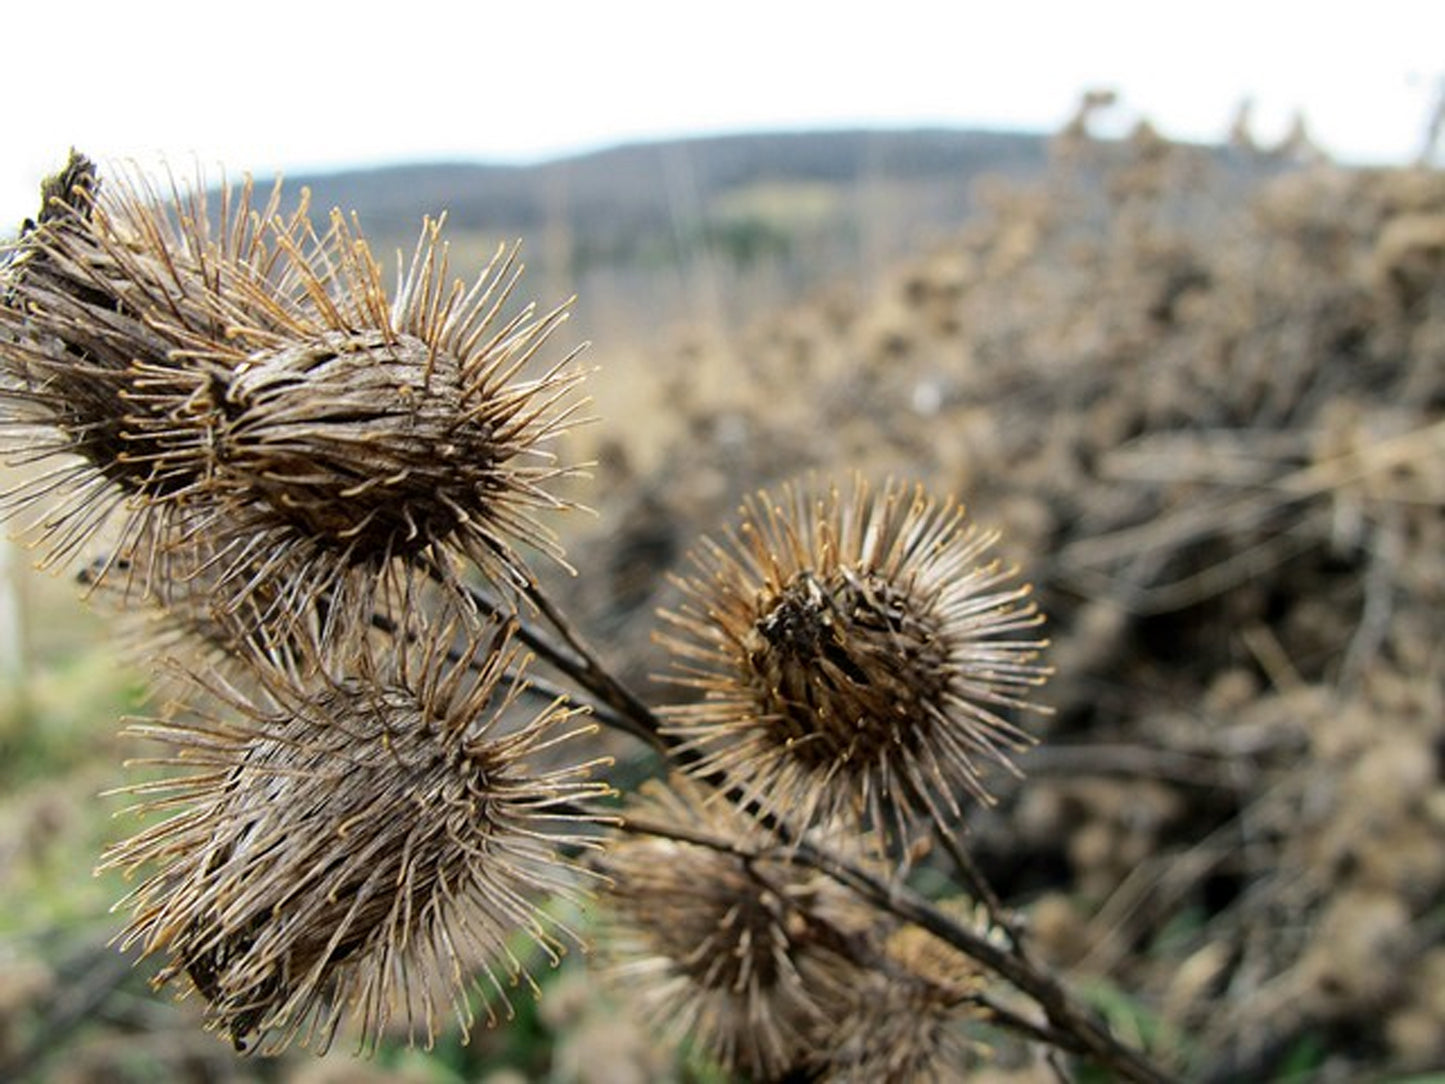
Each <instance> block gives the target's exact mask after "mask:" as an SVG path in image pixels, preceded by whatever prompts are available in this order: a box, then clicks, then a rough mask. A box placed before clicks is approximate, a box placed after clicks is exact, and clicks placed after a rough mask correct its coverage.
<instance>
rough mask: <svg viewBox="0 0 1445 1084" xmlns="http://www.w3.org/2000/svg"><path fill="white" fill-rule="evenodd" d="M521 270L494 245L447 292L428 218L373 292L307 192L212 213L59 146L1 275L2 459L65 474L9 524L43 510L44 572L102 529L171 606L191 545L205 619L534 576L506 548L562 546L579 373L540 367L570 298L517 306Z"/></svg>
mask: <svg viewBox="0 0 1445 1084" xmlns="http://www.w3.org/2000/svg"><path fill="white" fill-rule="evenodd" d="M520 274H521V266H520V264H519V263H518V261H517V253H516V250H515V249H511V250H507V249H499V250H498V252H497V255H496V256H495V257H494V259H493V260H492V262H491V263H490V264H489V265H488V266H487V267H486V268H485V269H484V270H483V272H482V273H481V274H480V275H479V276H478V277H477V279H476V281H475V282H474V283H473V284H472V285H471V286H470V287H467V286H466V285H465V284H464V283H463V282H461V281H460V280H455V279H452V278H451V277H450V273H449V269H448V263H447V250H446V245H445V243H444V241H443V240H442V235H441V224H440V222H434V221H428V222H427V223H426V224H425V226H424V227H423V230H422V233H421V237H420V239H419V241H418V244H417V247H416V251H415V253H414V254H413V255H412V257H411V259H410V261H409V263H407V264H406V265H405V267H404V268H403V269H402V271H401V272H400V274H399V278H398V285H397V289H396V292H395V295H394V296H392V297H388V294H387V290H386V288H385V285H384V283H383V279H382V272H381V269H380V268H379V266H378V265H377V263H376V261H375V260H374V259H373V257H372V254H371V252H370V250H369V248H368V246H367V244H366V241H365V238H364V237H363V236H362V234H361V233H360V230H359V228H358V227H357V226H356V225H355V224H354V223H348V221H347V220H346V219H345V217H344V216H343V215H342V214H341V213H340V212H339V211H333V212H332V215H331V218H330V223H329V226H328V227H327V229H326V230H325V232H324V233H321V232H318V230H317V228H316V227H315V226H314V225H313V223H312V221H311V219H310V217H309V213H308V197H307V195H306V194H305V193H303V195H302V196H301V198H300V199H299V200H298V202H297V203H296V205H295V207H294V209H293V210H291V211H289V212H287V213H284V214H283V212H282V210H281V188H280V184H279V182H278V183H277V184H276V186H275V187H274V188H273V189H272V191H271V193H270V195H269V197H268V198H266V199H265V200H258V199H257V197H256V193H255V190H254V188H253V185H252V183H251V182H250V181H249V180H247V181H246V182H245V183H244V184H242V185H241V186H239V187H236V188H232V187H227V188H225V189H223V191H222V194H221V198H220V206H219V207H212V206H211V205H210V204H209V202H208V199H207V196H206V193H205V192H204V190H202V189H200V188H199V186H198V187H197V188H196V189H195V190H193V191H189V192H182V191H180V190H179V189H178V188H177V187H176V186H175V184H174V182H172V194H171V195H170V196H168V197H161V196H159V195H158V194H157V193H156V191H155V190H154V189H153V187H152V186H151V184H150V182H149V181H147V180H146V179H144V178H140V177H137V178H134V179H124V180H122V181H121V182H120V183H118V184H116V185H114V186H113V187H112V186H102V185H101V184H100V182H99V181H98V179H97V177H96V173H95V169H94V167H93V166H92V165H91V164H90V163H89V162H87V161H86V160H85V159H84V158H82V157H79V156H75V157H73V158H72V161H71V163H70V165H69V166H68V167H67V170H66V172H65V173H64V174H62V177H61V178H60V179H57V180H53V181H52V182H49V183H48V184H47V187H46V206H45V208H44V209H43V211H42V214H41V216H40V220H39V222H38V224H34V225H33V226H31V227H30V228H27V230H26V231H25V232H24V234H23V235H22V236H21V238H20V239H19V240H18V241H17V242H16V243H15V245H14V246H13V247H12V249H11V251H10V253H9V259H8V262H7V266H6V267H5V269H4V272H3V277H4V288H5V290H4V294H5V303H4V304H3V305H0V375H3V379H0V404H3V408H4V411H3V425H4V428H5V430H6V431H7V433H6V435H7V436H8V438H9V440H8V451H9V454H10V457H11V459H12V461H15V462H23V463H43V464H46V465H50V464H53V463H57V462H58V463H59V465H58V466H52V467H51V469H50V470H49V471H48V472H46V473H43V474H41V475H40V476H38V477H36V478H34V479H33V480H31V481H28V482H26V483H25V484H23V485H22V486H20V487H19V489H18V490H17V491H16V492H14V493H12V494H10V496H9V498H8V500H7V502H6V503H7V507H8V510H9V511H10V512H11V513H14V512H16V511H21V510H28V509H31V508H33V509H35V510H36V511H38V512H39V521H38V523H37V524H36V530H37V533H38V536H39V541H40V543H41V544H42V546H43V547H44V554H45V559H46V560H47V561H50V562H58V561H62V560H64V559H66V558H68V557H70V556H72V555H73V554H74V553H75V552H76V551H78V550H80V549H82V548H83V547H84V546H86V545H87V544H89V543H90V542H91V541H92V539H93V538H94V536H95V535H96V534H97V532H98V531H99V530H100V529H101V528H102V527H103V526H107V525H117V524H118V534H119V542H118V544H116V546H115V547H114V550H113V552H114V553H116V554H117V555H119V559H121V560H123V561H125V563H126V567H127V572H126V575H125V581H126V584H127V586H128V587H129V586H130V585H132V584H133V583H135V582H139V583H140V586H141V587H142V589H143V590H144V591H145V592H147V593H154V594H157V595H160V596H162V597H165V596H166V595H167V593H168V592H169V591H170V590H171V589H172V587H174V586H178V585H179V583H180V578H179V577H173V576H171V575H169V562H170V561H171V560H172V559H173V558H175V557H176V555H177V554H183V553H184V551H185V550H186V548H187V547H189V546H193V545H195V544H197V541H198V540H199V539H205V543H206V545H207V547H208V548H209V549H210V551H211V553H210V555H209V557H208V561H209V565H210V570H209V572H208V575H209V577H210V579H211V580H212V589H213V590H214V591H215V592H216V593H217V594H218V598H219V601H218V607H219V608H221V609H225V608H226V607H235V606H238V605H240V603H241V600H243V599H245V598H246V597H247V596H249V595H251V594H252V593H253V592H256V591H258V590H259V589H261V588H260V586H259V585H262V584H266V583H267V582H269V581H279V583H277V584H274V585H273V586H271V587H270V588H267V589H266V590H267V592H268V593H269V594H270V596H271V597H272V598H275V599H284V600H285V601H286V603H287V604H288V605H290V606H291V608H292V610H293V611H294V610H295V608H296V606H295V604H297V603H299V604H302V605H303V606H305V605H314V604H317V603H318V602H323V603H324V605H325V608H326V611H327V614H328V620H327V625H328V627H332V628H340V627H343V626H345V625H347V624H348V623H349V622H351V620H352V619H353V618H354V617H357V616H362V615H363V614H364V613H365V612H366V611H368V610H369V609H370V607H371V606H373V605H374V604H376V601H377V600H376V599H375V598H374V595H375V592H376V588H375V587H374V584H376V583H377V582H386V581H387V580H388V579H389V578H390V577H391V576H392V575H393V574H396V570H397V569H402V570H406V573H405V574H403V575H401V576H400V578H402V579H406V578H407V577H408V576H409V575H410V572H411V570H415V569H416V568H418V567H420V568H422V569H424V570H425V572H426V574H427V575H430V576H433V577H436V576H440V577H441V578H443V579H455V577H456V576H457V575H458V572H457V569H458V563H459V560H460V561H465V562H469V563H471V564H473V565H476V566H478V567H480V568H481V569H482V570H483V571H484V572H485V573H486V574H488V575H489V576H490V577H491V578H492V579H493V580H494V581H499V582H512V583H515V582H517V581H522V582H526V581H528V580H529V579H530V574H529V573H528V572H527V570H526V568H525V563H524V559H523V557H522V556H521V552H520V551H519V549H518V544H521V545H522V546H524V547H527V548H537V549H540V550H543V551H546V552H550V553H551V554H552V555H553V556H555V557H557V558H558V559H559V560H560V557H561V554H560V548H559V546H558V545H557V543H556V541H555V539H554V536H553V534H552V532H551V530H550V529H549V528H548V527H546V526H545V525H544V524H543V523H541V522H540V521H539V520H538V519H537V517H536V513H537V512H538V511H540V510H542V509H551V508H558V507H562V506H564V505H565V504H566V502H565V501H564V500H563V499H561V498H560V497H557V496H555V495H553V494H552V493H551V492H549V490H548V485H549V483H552V482H554V481H556V480H557V479H558V478H559V477H562V476H566V475H569V474H571V473H573V469H572V468H569V467H566V466H563V465H560V464H558V463H557V462H555V461H554V458H553V456H552V454H551V452H550V450H549V449H550V446H551V445H552V443H553V442H554V441H555V440H556V438H557V437H558V436H559V435H560V434H561V433H562V432H564V431H565V430H566V429H567V428H568V426H569V425H570V424H571V422H572V419H573V417H574V414H575V411H576V410H577V408H578V407H579V405H580V400H579V399H578V398H576V396H575V391H576V385H577V383H578V382H579V380H580V378H581V374H580V371H579V370H577V369H576V368H575V367H574V366H573V365H572V359H573V357H574V356H575V352H574V354H568V355H566V356H564V357H563V358H562V359H561V360H560V361H556V362H551V363H547V362H541V361H540V360H539V355H540V352H541V351H542V348H543V347H544V346H545V345H546V343H547V342H548V340H549V338H550V337H551V336H552V334H553V332H554V331H555V330H556V329H557V327H558V326H559V325H560V324H561V323H562V322H563V321H564V320H565V319H566V316H567V312H566V307H565V306H563V307H560V308H557V309H554V310H552V311H551V312H548V313H546V314H544V315H538V314H537V312H536V310H535V309H534V308H533V307H532V306H531V305H526V306H518V305H516V304H514V302H513V294H514V292H515V289H516V286H517V283H518V280H519V276H520ZM137 545H144V546H145V547H147V549H148V554H147V555H146V559H145V560H133V559H131V558H133V557H134V555H133V554H130V553H128V551H129V550H131V549H133V548H134V547H135V546H137ZM181 563H182V565H185V564H187V563H188V562H186V561H185V559H184V558H181ZM192 564H193V562H192ZM137 569H141V570H143V572H144V576H143V578H142V579H140V580H139V581H137V578H136V570H137ZM100 571H101V573H102V574H110V573H111V572H113V569H112V568H110V567H105V566H103V567H102V568H101V570H100ZM181 571H182V572H183V573H184V572H188V571H191V569H190V568H183V569H182V570H181ZM182 589H183V588H182Z"/></svg>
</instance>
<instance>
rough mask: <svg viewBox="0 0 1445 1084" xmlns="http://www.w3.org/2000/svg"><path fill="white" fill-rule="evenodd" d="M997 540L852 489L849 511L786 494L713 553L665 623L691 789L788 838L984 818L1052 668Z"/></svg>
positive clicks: (754, 506)
mask: <svg viewBox="0 0 1445 1084" xmlns="http://www.w3.org/2000/svg"><path fill="white" fill-rule="evenodd" d="M994 541H995V536H994V535H993V534H991V533H980V532H979V531H978V530H977V529H976V528H975V527H974V526H973V525H972V524H969V523H967V522H966V521H965V519H964V514H963V510H962V508H960V507H958V506H957V505H954V504H952V503H950V502H944V503H937V502H935V501H933V500H931V499H929V498H927V497H926V496H925V495H924V494H923V493H922V491H921V490H920V489H916V488H914V489H910V488H908V487H905V486H902V485H897V484H891V483H890V484H889V485H887V486H885V487H884V488H883V489H882V490H881V491H880V492H877V493H875V492H873V491H872V490H870V489H869V488H868V486H867V485H866V484H865V483H864V482H863V481H862V480H861V479H860V480H858V481H857V482H856V483H855V486H854V489H853V491H852V493H851V495H850V496H846V497H845V496H843V495H842V494H840V493H839V491H838V490H837V489H836V488H833V489H830V490H829V491H828V492H827V493H826V494H825V495H824V496H822V497H820V498H812V497H808V496H805V495H804V493H803V492H802V491H801V490H799V489H797V488H792V487H789V488H786V489H785V490H784V491H783V492H782V494H781V497H780V498H779V499H777V500H774V499H773V498H772V497H769V496H768V495H767V494H766V493H763V494H759V495H758V497H757V498H756V499H753V500H749V501H748V502H747V503H746V505H745V506H744V508H743V513H742V522H741V524H740V525H739V526H738V527H737V528H736V530H734V531H732V532H730V533H729V534H728V535H727V536H726V537H725V538H724V540H723V541H722V542H714V541H711V540H708V541H705V542H704V543H703V546H702V548H701V549H700V550H698V551H697V552H696V553H695V554H694V555H693V564H694V568H695V573H694V574H693V575H692V576H691V577H688V578H685V579H682V580H680V581H679V587H680V588H681V590H682V592H683V601H682V603H681V605H680V606H679V608H678V609H677V610H676V611H675V612H672V613H666V614H664V615H663V617H664V619H665V620H666V622H667V624H668V626H669V627H668V631H667V633H666V634H665V635H663V636H661V637H660V640H661V642H662V643H663V644H664V645H665V646H666V647H667V648H668V649H669V650H670V651H671V653H672V656H673V663H674V665H673V670H672V672H671V673H670V674H669V675H668V678H667V680H669V681H670V682H672V683H673V684H676V685H680V686H684V687H687V688H690V689H693V690H696V691H698V692H700V693H701V694H702V695H701V699H700V700H697V701H695V702H692V703H687V704H681V705H675V706H672V707H669V708H665V709H664V713H665V718H666V719H667V721H668V722H667V727H666V729H667V731H668V732H669V733H670V734H671V735H672V736H674V737H676V738H678V739H681V748H682V750H683V752H684V755H685V756H686V758H687V759H688V763H689V767H688V770H689V771H690V772H692V773H694V774H697V775H701V776H707V777H710V778H714V779H718V780H720V781H722V782H723V783H725V784H726V785H727V786H728V787H735V788H737V790H738V791H739V792H740V793H741V795H742V797H743V800H744V801H745V802H748V803H756V804H757V806H758V807H759V808H761V809H762V810H763V811H765V812H767V813H769V814H771V815H773V816H776V817H778V818H780V819H781V820H782V821H783V822H785V823H789V824H792V825H794V826H795V827H800V828H806V827H808V826H810V825H814V824H819V823H825V822H832V821H835V820H838V819H840V818H841V819H843V820H845V821H848V822H851V823H854V824H864V823H866V824H870V825H871V826H872V827H874V828H875V829H877V830H878V831H880V832H885V833H890V834H891V835H892V836H893V837H894V839H895V841H896V842H901V841H903V840H904V839H905V837H906V836H907V835H908V834H909V832H910V830H911V829H913V828H914V827H915V826H916V825H917V824H918V823H920V821H921V820H922V819H923V818H931V819H932V820H934V821H936V822H939V823H950V822H952V821H956V820H957V819H958V818H959V817H960V816H961V815H962V810H961V807H960V803H959V797H960V795H962V794H965V793H967V794H971V795H972V796H974V797H975V798H978V799H982V800H988V792H987V790H986V788H985V784H984V780H983V774H982V765H983V764H984V763H985V762H993V763H996V764H1001V765H1004V766H1005V767H1009V766H1010V762H1009V759H1008V756H1009V753H1010V752H1012V751H1017V750H1018V749H1020V748H1022V747H1024V746H1025V745H1026V744H1027V743H1028V740H1029V739H1028V737H1027V735H1025V734H1024V733H1023V732H1022V731H1021V730H1020V729H1019V728H1018V727H1017V726H1016V725H1015V724H1014V723H1012V722H1011V721H1009V720H1008V719H1007V718H1005V716H1004V715H1003V714H1002V713H1003V712H1004V711H1007V710H1010V709H1017V708H1026V707H1030V706H1031V705H1030V704H1029V702H1028V700H1027V696H1028V694H1029V691H1030V690H1031V689H1032V688H1034V687H1035V686H1037V685H1039V684H1041V683H1042V682H1043V680H1044V679H1045V677H1046V676H1047V673H1048V671H1047V669H1046V668H1045V667H1043V666H1041V665H1040V664H1039V663H1038V661H1037V658H1038V655H1039V652H1040V650H1041V649H1042V648H1043V647H1044V646H1045V641H1043V640H1041V639H1039V638H1037V637H1036V636H1035V635H1034V632H1033V630H1034V629H1035V628H1036V627H1037V626H1038V624H1039V623H1040V622H1041V620H1042V617H1041V616H1040V615H1039V614H1038V613H1037V611H1036V608H1035V606H1034V605H1033V603H1032V602H1031V601H1029V598H1028V594H1029V590H1028V588H1027V587H1026V586H1019V585H1018V584H1017V583H1015V582H1014V576H1015V573H1014V570H1013V569H1011V568H1008V567H1006V566H1004V565H1003V564H1002V563H1001V562H1000V561H999V560H997V559H996V558H995V559H990V558H988V557H987V552H988V550H989V549H990V547H991V546H992V545H993V544H994Z"/></svg>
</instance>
